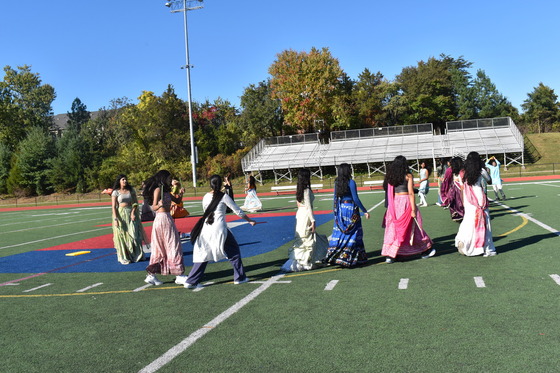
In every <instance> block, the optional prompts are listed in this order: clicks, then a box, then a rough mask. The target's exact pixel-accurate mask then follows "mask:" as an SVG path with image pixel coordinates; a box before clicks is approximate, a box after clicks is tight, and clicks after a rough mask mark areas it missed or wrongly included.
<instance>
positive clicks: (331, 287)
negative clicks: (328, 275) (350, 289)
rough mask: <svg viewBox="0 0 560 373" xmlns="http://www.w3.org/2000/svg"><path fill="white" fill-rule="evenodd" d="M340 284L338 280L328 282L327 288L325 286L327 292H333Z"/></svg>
mask: <svg viewBox="0 0 560 373" xmlns="http://www.w3.org/2000/svg"><path fill="white" fill-rule="evenodd" d="M336 284H338V280H331V281H329V282H328V284H327V286H325V290H332V289H334V287H335V286H336Z"/></svg>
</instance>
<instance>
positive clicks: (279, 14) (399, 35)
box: [0, 0, 560, 114]
mask: <svg viewBox="0 0 560 373" xmlns="http://www.w3.org/2000/svg"><path fill="white" fill-rule="evenodd" d="M164 4H165V1H164V0H138V1H115V0H95V1H81V0H74V1H69V0H55V1H45V0H41V1H39V0H27V1H21V0H17V1H16V0H2V4H1V5H0V14H1V19H2V20H1V21H0V65H1V67H4V66H6V65H10V66H12V67H16V66H20V65H24V64H27V65H31V66H32V71H33V72H36V73H39V74H40V76H41V79H42V81H43V83H48V84H50V85H52V86H53V87H54V88H55V90H56V93H57V99H56V100H55V102H54V104H53V109H54V112H55V114H60V113H66V112H68V111H70V108H71V104H72V101H73V100H74V98H76V97H79V98H80V100H82V102H83V103H85V104H86V105H87V107H88V110H90V111H95V110H97V109H99V108H100V107H103V106H106V107H107V106H109V102H110V101H111V100H112V99H114V98H120V97H128V98H129V99H131V100H132V101H133V102H137V97H138V96H140V94H141V93H142V91H144V90H147V91H153V92H155V93H156V94H157V95H160V94H161V93H162V92H163V91H164V90H165V89H166V87H167V85H168V84H172V85H173V86H174V87H175V91H176V92H177V94H178V95H179V96H180V97H181V98H183V99H186V98H187V89H186V74H185V70H182V69H180V66H182V65H184V64H185V48H184V36H183V17H182V14H181V13H177V14H171V13H170V12H169V9H168V8H166V7H165V6H164ZM559 14H560V2H559V1H557V0H546V1H518V0H507V1H506V0H482V1H481V0H471V1H454V0H438V1H432V0H423V1H421V0H407V1H402V0H396V1H383V2H381V1H374V0H355V1H331V0H321V1H319V0H300V1H291V2H286V1H272V0H247V1H231V0H206V1H205V2H204V8H203V9H200V10H195V11H191V12H189V13H188V28H189V49H190V62H191V64H193V65H194V69H192V72H191V81H192V94H193V100H195V101H199V102H200V101H204V100H206V99H208V100H210V101H213V100H215V99H216V98H218V97H221V98H223V99H227V100H229V101H230V102H231V103H232V104H234V105H235V106H239V97H240V96H241V95H242V94H243V90H244V88H246V87H248V86H249V85H250V84H256V83H258V82H260V81H262V80H265V79H267V77H268V76H269V75H268V68H269V66H270V65H271V64H272V63H273V61H274V60H275V58H276V55H277V54H278V53H280V52H282V51H283V50H286V49H294V50H297V51H309V50H310V49H311V47H317V48H322V47H328V48H329V49H330V51H331V53H332V55H333V56H334V57H335V58H338V59H339V61H340V65H341V67H342V69H343V70H344V71H345V72H346V73H347V74H348V75H349V76H350V77H351V78H353V79H356V78H357V77H358V74H359V73H360V72H362V71H363V70H364V68H368V69H369V70H370V71H372V72H377V71H380V72H381V73H382V74H383V75H384V76H385V77H386V78H388V79H390V80H392V79H394V78H395V75H397V74H399V73H400V72H401V70H402V68H403V67H406V66H415V65H416V64H417V62H418V61H420V60H424V61H425V60H427V59H428V58H429V57H432V56H436V57H437V56H439V55H440V54H441V53H444V54H448V55H450V56H452V57H455V58H457V57H459V56H463V57H464V58H465V59H466V60H468V61H470V62H473V63H474V65H473V68H472V71H471V73H473V74H474V73H475V72H476V70H477V69H482V70H485V71H486V74H487V75H488V76H489V77H490V78H491V80H492V81H493V83H494V84H495V85H496V86H497V88H498V90H499V91H500V92H501V93H502V94H503V95H505V96H506V97H507V98H508V99H509V100H510V101H511V102H512V104H513V105H514V106H516V107H518V108H520V106H521V104H522V103H523V101H524V100H525V99H526V98H527V93H529V92H531V91H532V90H533V88H534V87H536V86H537V85H538V84H539V82H543V83H544V84H545V85H547V86H549V87H551V88H552V89H554V90H555V92H556V93H557V94H559V93H560V48H559V46H560V45H559V44H560V39H559V37H560V32H559V29H560V22H559V21H558V15H559ZM0 76H2V77H3V72H2V73H0Z"/></svg>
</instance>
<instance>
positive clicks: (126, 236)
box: [111, 175, 147, 264]
mask: <svg viewBox="0 0 560 373" xmlns="http://www.w3.org/2000/svg"><path fill="white" fill-rule="evenodd" d="M111 210H112V212H113V243H114V244H115V249H116V250H117V259H118V261H119V263H121V264H129V263H131V262H138V261H141V260H144V252H143V250H142V241H147V240H146V234H145V233H144V228H143V227H142V223H141V221H140V212H139V209H138V199H137V198H136V191H135V190H134V188H133V187H132V185H130V184H129V183H128V180H127V178H126V176H125V175H119V176H117V179H116V180H115V184H114V185H113V191H112V193H111Z"/></svg>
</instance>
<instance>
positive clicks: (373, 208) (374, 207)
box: [367, 199, 385, 212]
mask: <svg viewBox="0 0 560 373" xmlns="http://www.w3.org/2000/svg"><path fill="white" fill-rule="evenodd" d="M382 203H385V199H383V200H381V202H379V203H378V204H377V205H375V206H373V207H372V208H370V209H369V210H367V212H370V211H372V210H375V209H376V208H378V207H379V206H381V204H382Z"/></svg>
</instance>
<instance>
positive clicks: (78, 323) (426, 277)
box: [0, 180, 560, 373]
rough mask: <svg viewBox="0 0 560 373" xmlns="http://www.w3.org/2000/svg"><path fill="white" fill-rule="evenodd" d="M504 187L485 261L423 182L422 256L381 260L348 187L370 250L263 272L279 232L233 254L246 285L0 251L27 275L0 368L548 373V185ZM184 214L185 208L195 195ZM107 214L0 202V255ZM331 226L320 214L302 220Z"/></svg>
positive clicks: (283, 248)
mask: <svg viewBox="0 0 560 373" xmlns="http://www.w3.org/2000/svg"><path fill="white" fill-rule="evenodd" d="M504 190H505V192H506V194H507V196H508V200H507V201H505V202H504V203H503V204H495V203H493V204H491V215H492V230H493V236H494V241H495V245H496V248H497V250H498V253H499V255H498V256H496V257H490V258H482V257H471V258H467V257H463V256H461V255H459V254H458V253H457V252H456V250H455V249H454V248H453V246H452V244H453V241H454V237H455V233H456V231H457V228H458V224H457V223H454V222H452V221H451V220H450V218H449V212H448V211H447V210H443V209H441V208H439V207H437V206H435V205H433V203H434V202H435V200H436V190H434V189H432V191H431V192H430V193H429V194H428V201H429V202H431V203H432V204H431V205H430V206H429V207H426V208H421V212H422V214H423V219H424V227H425V229H426V231H427V233H428V234H429V235H430V237H431V238H432V239H433V241H434V246H435V248H436V249H437V254H436V256H435V257H433V258H430V259H426V260H423V259H413V260H407V261H400V262H396V263H394V264H385V263H384V262H383V258H381V257H380V256H379V255H380V248H381V244H382V240H383V230H382V228H381V217H382V215H383V212H384V208H383V204H380V203H381V202H382V200H383V194H382V193H380V192H377V191H360V193H359V194H360V197H361V199H362V202H363V203H364V205H365V206H366V207H368V208H373V210H372V211H371V214H372V217H371V219H370V220H364V221H363V224H364V235H365V237H364V240H365V244H366V249H367V252H368V256H369V258H370V261H369V264H368V265H365V266H363V267H360V268H356V269H340V268H338V267H326V268H322V269H318V270H313V271H309V272H305V273H296V274H285V275H283V276H279V277H275V276H277V275H279V269H280V266H281V265H282V264H283V262H284V261H285V260H286V258H287V251H288V247H289V245H290V243H289V242H287V243H285V244H284V245H281V244H279V248H278V249H276V250H273V251H271V252H268V253H265V254H261V255H257V256H253V257H248V258H244V264H245V266H246V270H247V272H248V275H249V277H250V278H251V279H252V280H253V282H252V283H248V284H243V285H239V286H235V285H233V284H232V283H231V279H232V270H231V267H230V266H229V264H228V263H227V262H226V263H215V264H210V265H209V266H208V269H207V272H206V277H205V281H206V282H213V283H214V284H213V285H211V286H207V287H205V288H203V289H202V290H201V291H191V290H187V289H184V288H183V287H182V286H178V285H175V284H174V283H173V282H172V279H173V277H172V276H162V277H161V278H162V279H164V280H165V281H167V282H166V283H165V284H164V285H162V286H159V287H153V286H152V287H147V288H143V289H141V290H138V289H140V288H141V287H143V286H144V285H145V284H144V283H143V278H144V273H143V272H141V271H132V272H116V273H58V272H56V271H55V272H52V273H47V274H44V275H40V276H39V275H37V273H29V272H25V270H24V269H23V268H22V271H21V272H18V273H6V272H7V271H6V268H5V267H4V268H3V267H2V266H3V264H2V263H3V262H2V261H0V284H6V283H8V282H12V281H14V280H19V279H24V278H26V277H29V278H28V279H24V280H20V281H18V282H17V283H18V285H15V284H11V285H3V286H0V312H1V314H2V324H1V325H2V327H1V335H2V338H1V339H0V347H1V349H2V352H3V353H2V355H1V356H2V357H1V358H0V371H2V372H139V371H159V372H170V373H171V372H175V373H176V372H309V371H312V372H557V371H560V363H559V362H558V352H559V351H560V322H559V316H558V309H559V307H560V300H559V299H560V277H559V276H558V275H560V255H559V251H558V250H559V243H560V239H559V232H558V230H559V229H560V218H559V217H558V211H559V209H560V182H559V181H558V180H556V181H540V182H515V183H513V182H512V183H506V184H504ZM489 196H490V197H491V198H492V197H493V192H492V191H489ZM262 201H263V205H264V207H265V209H266V210H267V211H265V212H266V213H274V212H275V211H295V209H291V208H292V207H293V206H294V205H295V203H294V196H293V195H288V196H286V195H284V196H280V197H274V196H270V197H262ZM331 205H332V196H331V194H330V193H329V194H317V195H316V200H315V209H316V210H317V211H320V210H330V209H331V208H332V206H331ZM375 206H377V207H375ZM287 207H288V208H289V209H286V208H287ZM374 207H375V208H374ZM187 209H189V211H191V213H192V214H193V215H196V214H200V212H201V207H200V202H199V201H189V202H188V203H187ZM254 215H255V216H257V217H258V216H259V214H254ZM109 221H110V208H109V207H107V206H94V207H82V208H80V209H77V208H57V209H46V210H24V211H11V212H0V259H2V258H8V257H9V256H12V255H14V254H19V253H25V252H30V251H34V250H39V249H43V248H47V247H51V246H54V245H60V244H65V243H70V242H77V243H76V249H78V248H79V242H80V240H85V239H87V238H91V237H96V236H100V235H107V234H109V233H110V232H111V229H110V227H108V226H102V225H104V224H107V223H109ZM271 221H272V220H271ZM267 229H270V230H271V231H272V230H274V229H275V227H274V226H273V224H272V223H269V226H268V227H267ZM331 229H332V221H329V222H328V223H325V224H323V225H321V226H320V227H319V228H318V231H319V232H320V233H323V234H326V235H329V234H330V230H331ZM234 233H235V230H234ZM261 239H266V237H263V238H261ZM241 243H242V242H240V244H241ZM242 253H243V249H242ZM115 260H116V258H115ZM12 272H13V271H12ZM100 283H102V285H99V286H96V287H91V286H93V285H95V284H100ZM47 284H49V285H47ZM90 287H91V288H90ZM135 290H137V291H135ZM78 291H79V292H78Z"/></svg>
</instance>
